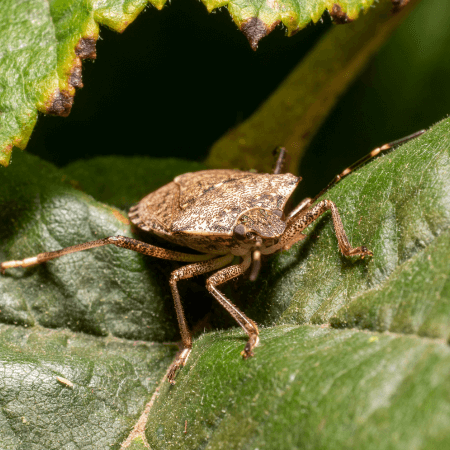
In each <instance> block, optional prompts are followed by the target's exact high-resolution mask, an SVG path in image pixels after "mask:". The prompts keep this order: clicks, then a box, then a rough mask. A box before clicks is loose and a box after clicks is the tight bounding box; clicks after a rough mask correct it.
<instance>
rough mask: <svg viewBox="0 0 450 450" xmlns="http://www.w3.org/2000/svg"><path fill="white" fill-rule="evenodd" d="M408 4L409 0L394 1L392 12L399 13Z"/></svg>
mask: <svg viewBox="0 0 450 450" xmlns="http://www.w3.org/2000/svg"><path fill="white" fill-rule="evenodd" d="M408 3H409V0H392V12H393V13H397V12H399V11H400V10H401V9H403V8H404V7H405V6H406V5H407V4H408Z"/></svg>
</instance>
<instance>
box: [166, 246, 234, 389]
mask: <svg viewBox="0 0 450 450" xmlns="http://www.w3.org/2000/svg"><path fill="white" fill-rule="evenodd" d="M233 258H234V256H233V255H232V254H229V255H225V256H222V257H220V258H216V259H211V260H209V261H204V262H199V263H195V264H189V265H187V266H183V267H180V268H179V269H177V270H174V271H173V272H172V274H171V276H170V280H169V283H170V288H171V290H172V296H173V301H174V303H175V311H176V313H177V319H178V325H179V327H180V333H181V340H182V342H183V350H182V351H181V352H180V354H179V355H178V356H177V358H176V359H175V361H174V362H173V364H172V365H171V366H170V369H169V374H168V377H167V378H168V380H169V382H170V383H171V384H175V382H174V378H175V373H176V371H177V370H178V369H179V368H180V367H182V366H184V365H185V364H186V361H187V359H188V357H189V354H190V353H191V349H192V336H191V332H190V331H189V327H188V325H187V323H186V317H185V316H184V309H183V305H182V303H181V298H180V293H179V292H178V287H177V282H178V281H180V280H185V279H187V278H192V277H195V276H197V275H201V274H203V273H207V272H212V271H213V270H217V269H220V268H222V267H224V266H226V265H227V264H229V263H230V262H231V261H232V260H233Z"/></svg>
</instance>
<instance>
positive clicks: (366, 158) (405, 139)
mask: <svg viewBox="0 0 450 450" xmlns="http://www.w3.org/2000/svg"><path fill="white" fill-rule="evenodd" d="M425 131H426V130H420V131H416V132H415V133H413V134H410V135H409V136H405V137H403V138H401V139H397V140H396V141H392V142H389V144H384V145H382V146H381V147H377V148H375V149H373V150H372V151H371V152H370V153H369V154H368V155H366V156H364V157H362V158H361V159H359V160H358V161H356V162H355V163H353V164H352V165H351V166H349V167H347V168H346V169H345V170H344V171H343V172H341V173H340V174H339V175H336V176H335V177H334V178H333V179H332V180H331V181H330V182H329V183H328V184H327V186H326V187H325V188H324V189H322V190H321V191H320V192H319V193H318V194H317V195H316V196H315V197H314V198H313V199H312V200H311V204H313V203H314V202H315V201H316V200H317V199H318V198H319V197H321V196H322V195H323V194H325V192H327V191H328V190H329V189H330V188H331V187H333V186H334V185H335V184H336V183H338V182H339V181H341V180H342V179H343V178H345V177H346V176H347V175H348V174H350V173H352V172H353V171H354V170H355V169H356V168H357V167H359V166H361V165H363V164H364V163H365V162H367V161H369V160H370V159H372V158H375V157H376V156H377V155H379V154H380V153H382V152H385V151H387V150H390V149H392V148H393V147H395V146H397V145H400V144H403V143H405V142H408V141H410V140H411V139H415V138H416V137H418V136H420V135H421V134H423V133H425Z"/></svg>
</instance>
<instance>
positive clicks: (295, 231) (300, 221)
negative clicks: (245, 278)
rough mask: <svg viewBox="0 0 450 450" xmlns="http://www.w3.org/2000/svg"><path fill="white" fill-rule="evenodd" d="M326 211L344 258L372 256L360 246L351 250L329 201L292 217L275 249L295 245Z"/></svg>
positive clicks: (334, 208)
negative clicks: (331, 221)
mask: <svg viewBox="0 0 450 450" xmlns="http://www.w3.org/2000/svg"><path fill="white" fill-rule="evenodd" d="M328 210H331V216H332V218H333V225H334V230H335V233H336V237H337V240H338V244H339V249H340V250H341V252H342V254H343V255H345V256H354V255H359V256H362V257H364V256H372V255H373V253H372V252H371V251H370V250H368V249H367V248H366V247H364V246H361V247H355V248H353V247H352V246H351V245H350V242H349V241H348V238H347V235H346V234H345V230H344V225H343V224H342V220H341V216H340V215H339V211H338V209H337V207H336V205H335V204H334V203H333V202H332V201H330V200H322V201H321V202H319V203H317V205H315V206H313V207H312V208H311V209H309V210H308V211H306V212H303V213H300V214H299V216H297V217H293V218H292V219H291V222H290V223H289V225H288V227H287V228H286V230H285V232H284V234H283V236H282V237H281V239H280V241H279V242H278V244H277V245H276V247H278V248H280V249H288V248H290V247H291V245H293V244H295V243H296V242H297V241H299V240H300V239H302V238H303V237H304V235H303V234H302V231H303V230H304V229H305V228H306V227H307V226H308V225H310V224H311V223H313V222H314V221H315V220H317V218H318V217H319V216H321V215H322V214H323V213H325V212H326V211H328Z"/></svg>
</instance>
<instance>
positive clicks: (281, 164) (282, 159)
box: [272, 147, 286, 174]
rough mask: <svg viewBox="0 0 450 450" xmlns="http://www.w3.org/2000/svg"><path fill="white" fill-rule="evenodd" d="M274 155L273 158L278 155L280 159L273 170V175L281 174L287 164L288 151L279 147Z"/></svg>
mask: <svg viewBox="0 0 450 450" xmlns="http://www.w3.org/2000/svg"><path fill="white" fill-rule="evenodd" d="M272 153H273V156H276V155H277V154H278V158H277V160H276V162H275V166H274V167H273V169H272V173H274V174H278V173H281V171H282V170H283V167H284V163H285V162H286V149H285V148H284V147H277V148H276V149H275V150H274V151H273V152H272Z"/></svg>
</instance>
